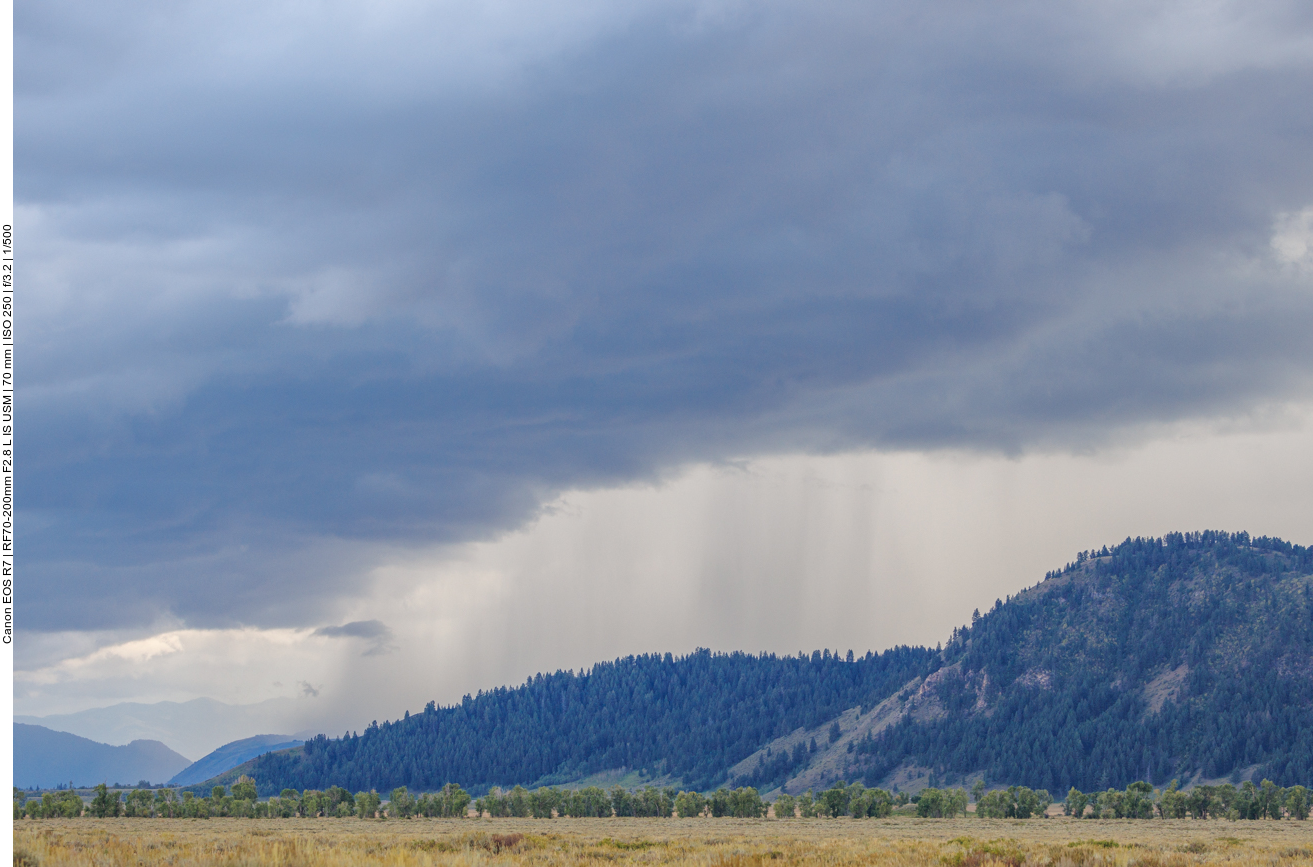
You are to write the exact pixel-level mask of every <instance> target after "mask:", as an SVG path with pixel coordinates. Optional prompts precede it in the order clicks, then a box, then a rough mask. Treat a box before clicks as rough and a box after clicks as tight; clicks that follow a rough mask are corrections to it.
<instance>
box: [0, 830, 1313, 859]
mask: <svg viewBox="0 0 1313 867" xmlns="http://www.w3.org/2000/svg"><path fill="white" fill-rule="evenodd" d="M14 845H15V850H16V855H15V862H14V863H15V867H17V865H19V864H24V865H36V864H40V865H70V867H74V865H76V867H81V865H86V867H92V865H94V867H156V865H170V867H191V865H196V867H200V865H205V867H209V865H231V867H237V865H286V867H353V865H390V867H411V865H415V867H420V865H469V867H483V865H488V867H493V865H505V867H555V865H566V864H569V865H575V864H583V865H597V867H621V865H630V864H632V865H645V867H646V865H697V867H767V865H769V867H794V865H797V867H831V865H845V864H860V865H873V867H882V865H890V867H894V865H907V867H921V865H948V867H952V865H960V867H975V865H986V864H1007V865H1013V867H1020V865H1032V864H1033V865H1133V864H1145V865H1182V867H1184V865H1193V864H1236V865H1239V864H1272V865H1278V864H1279V865H1287V864H1288V865H1309V867H1313V821H1309V822H1293V821H1280V822H1274V821H1250V822H1230V821H1226V820H1206V821H1192V820H1179V821H1119V820H1102V821H1089V820H1086V821H1079V822H1078V821H1075V820H1071V819H1065V818H1051V819H1045V820H1037V819H1032V820H1007V819H915V818H892V819H884V820H859V821H854V820H850V819H837V820H834V819H794V820H786V821H775V820H765V819H566V820H532V819H497V820H486V819H485V820H458V819H411V820H366V821H362V820H356V819H341V820H325V819H277V820H269V821H252V820H250V819H208V820H159V819H86V818H82V819H40V820H24V821H18V822H15V823H14Z"/></svg>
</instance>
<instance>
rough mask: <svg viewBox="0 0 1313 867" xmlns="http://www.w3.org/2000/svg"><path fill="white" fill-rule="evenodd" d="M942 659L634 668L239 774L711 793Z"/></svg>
mask: <svg viewBox="0 0 1313 867" xmlns="http://www.w3.org/2000/svg"><path fill="white" fill-rule="evenodd" d="M936 659H937V654H936V652H935V651H934V650H929V649H926V648H920V647H896V648H893V649H891V650H888V651H885V652H884V653H880V654H873V653H867V654H866V655H864V656H860V657H855V656H853V654H852V651H848V652H847V654H843V655H840V654H839V652H838V651H836V652H834V653H831V652H830V651H828V650H826V651H824V652H822V651H815V652H813V653H812V654H811V655H809V656H804V655H802V654H799V656H797V657H793V656H783V657H779V656H775V655H773V654H762V655H756V656H754V655H751V654H747V653H712V652H710V651H708V650H698V651H696V652H694V653H691V654H689V655H688V656H684V657H674V656H672V655H671V654H669V653H667V654H665V655H660V654H652V655H642V656H630V657H626V658H623V659H617V660H615V661H613V662H603V663H598V664H597V665H594V666H593V667H592V668H591V669H590V670H588V671H586V672H580V673H572V672H567V671H558V672H556V673H554V674H538V675H535V676H534V677H532V678H530V679H529V680H528V681H527V682H526V683H524V684H523V685H522V686H518V687H501V688H498V689H493V690H491V691H489V692H480V693H479V694H478V695H476V696H466V697H465V699H464V700H463V701H462V702H460V703H459V704H456V705H453V706H451V707H438V706H437V705H436V704H434V703H433V702H430V703H429V704H428V705H427V706H426V707H425V708H424V710H423V711H422V712H421V713H417V714H410V713H407V714H406V716H405V717H404V718H402V719H399V720H396V721H395V722H385V723H382V724H381V725H380V724H377V723H373V724H371V725H370V726H369V727H368V728H367V729H366V730H365V731H364V732H361V733H359V734H349V735H346V736H343V737H341V738H327V737H324V736H323V735H320V736H319V737H317V738H314V739H312V740H310V741H307V742H306V744H305V745H304V746H303V747H301V748H300V749H298V750H292V751H288V752H280V753H270V754H267V755H265V756H262V757H260V758H259V759H256V760H254V761H253V762H251V763H248V765H245V766H243V768H244V770H245V771H246V772H247V773H249V774H251V776H253V777H255V779H256V780H258V781H259V786H260V791H261V793H262V794H268V793H272V792H278V791H280V790H282V789H283V788H286V787H291V788H298V789H305V788H326V787H328V786H330V785H340V786H346V787H347V788H350V789H370V788H378V789H380V790H382V789H391V788H394V787H397V786H408V787H410V788H411V789H415V790H419V791H429V790H435V789H439V788H441V787H442V786H443V785H444V784H445V783H448V782H453V781H458V782H460V783H461V784H462V785H465V786H468V787H470V788H472V789H473V790H475V791H480V790H482V789H484V788H487V787H488V786H490V785H510V784H515V783H523V784H528V785H535V784H536V785H544V784H550V783H555V782H566V781H570V780H575V779H579V778H581V777H584V776H587V775H588V774H591V773H595V772H597V771H602V770H607V769H611V768H632V769H643V770H646V771H647V772H648V773H649V774H651V775H654V776H659V775H664V776H667V777H670V778H672V779H676V780H680V781H682V783H683V784H684V785H686V786H688V787H691V788H698V789H708V788H712V787H714V786H715V785H716V784H718V783H720V782H722V781H723V780H724V779H725V772H726V769H727V768H729V767H730V766H731V765H733V764H734V763H735V762H737V761H739V760H740V759H742V758H744V757H745V756H748V755H750V754H751V753H752V752H753V751H754V750H756V749H757V748H758V747H759V746H760V745H761V744H763V743H765V742H767V741H770V740H771V739H773V738H776V737H779V736H781V735H784V734H787V733H788V732H790V731H793V730H795V729H797V728H799V727H812V726H817V725H820V724H821V723H823V722H825V721H826V720H828V719H829V718H830V717H833V716H834V715H836V714H838V713H840V712H842V711H843V710H846V709H847V708H850V707H853V706H855V705H858V704H862V703H874V702H876V701H879V700H880V699H882V698H884V697H885V696H888V695H890V694H891V693H893V692H894V691H896V690H897V689H898V688H899V687H901V686H902V685H903V684H904V683H906V682H907V681H908V680H909V679H911V678H914V677H918V676H922V675H924V674H926V673H927V672H929V671H930V670H931V669H932V668H933V667H934V666H935V665H936V664H937V663H936Z"/></svg>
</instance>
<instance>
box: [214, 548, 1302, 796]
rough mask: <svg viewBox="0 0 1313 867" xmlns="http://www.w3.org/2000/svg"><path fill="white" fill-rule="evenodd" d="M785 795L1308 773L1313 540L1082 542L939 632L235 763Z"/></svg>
mask: <svg viewBox="0 0 1313 867" xmlns="http://www.w3.org/2000/svg"><path fill="white" fill-rule="evenodd" d="M616 771H623V772H627V773H628V774H629V776H630V777H632V778H633V779H634V780H636V781H637V780H646V781H659V782H663V783H668V784H671V785H683V786H687V787H696V788H700V789H705V788H708V787H711V786H714V785H718V784H721V783H729V784H731V785H749V784H751V785H755V786H757V787H759V788H760V789H763V790H767V791H769V790H771V789H774V788H779V787H783V788H784V789H785V790H786V791H789V792H797V791H800V790H802V789H805V788H808V787H822V786H826V785H828V784H830V783H831V782H833V781H835V780H837V779H840V778H844V779H848V780H853V779H864V780H865V781H866V782H867V783H868V784H869V785H881V786H897V787H900V788H905V789H916V788H919V787H922V786H925V785H927V784H935V783H945V784H946V783H951V782H959V781H963V782H964V781H967V780H971V779H977V778H980V777H982V776H983V777H985V778H986V779H987V780H988V781H989V782H990V783H1005V784H1007V783H1016V784H1024V785H1029V786H1032V787H1043V788H1048V789H1049V790H1050V791H1053V792H1065V791H1066V788H1067V787H1068V786H1071V785H1075V786H1078V787H1079V788H1082V789H1086V790H1089V789H1100V788H1105V787H1107V786H1119V787H1120V786H1124V785H1126V784H1127V783H1129V782H1132V781H1134V780H1137V779H1147V780H1150V781H1152V782H1154V783H1156V784H1162V783H1166V782H1167V781H1169V780H1170V779H1172V778H1173V777H1180V778H1182V779H1183V780H1185V781H1189V780H1201V779H1215V778H1220V777H1227V776H1229V777H1231V778H1233V779H1240V778H1242V777H1243V778H1249V777H1258V778H1263V777H1267V778H1271V779H1272V780H1274V781H1275V782H1277V783H1278V784H1281V785H1293V784H1296V783H1299V784H1305V785H1308V784H1310V783H1313V550H1310V549H1309V548H1305V547H1303V546H1298V545H1291V544H1289V543H1287V542H1283V541H1281V540H1279V539H1272V538H1257V539H1251V538H1250V537H1249V535H1248V534H1246V533H1236V534H1227V533H1219V532H1204V533H1187V534H1179V533H1178V534H1170V535H1168V536H1166V537H1164V538H1161V539H1134V540H1132V539H1127V540H1126V541H1125V542H1123V543H1121V544H1120V545H1117V546H1115V547H1113V548H1111V549H1109V548H1106V547H1105V548H1102V549H1100V550H1098V551H1087V552H1082V553H1081V554H1080V555H1078V556H1077V558H1076V561H1075V562H1073V563H1071V564H1068V566H1066V567H1065V568H1063V569H1061V570H1058V571H1056V572H1051V573H1050V574H1049V575H1047V576H1046V577H1045V579H1044V581H1042V582H1040V583H1039V584H1038V585H1036V586H1035V587H1032V588H1031V589H1028V590H1025V591H1023V592H1022V593H1019V594H1018V595H1017V596H1015V597H1012V598H1010V599H1008V600H1007V601H1006V602H1005V601H1003V600H1000V601H999V602H998V603H997V604H996V605H995V606H994V607H993V608H992V609H991V610H990V611H988V612H986V613H984V614H983V615H982V614H979V613H977V614H976V615H975V616H974V617H973V618H972V623H971V624H969V625H964V626H963V627H962V628H961V629H956V630H954V632H953V635H952V636H951V637H950V638H949V641H948V643H947V644H946V645H945V646H943V647H942V648H936V649H929V648H922V647H899V648H894V649H893V650H890V651H886V652H884V653H881V654H878V655H876V654H867V655H865V656H861V657H854V656H853V655H852V653H851V651H850V652H848V653H847V654H843V655H840V654H839V652H837V651H836V652H834V653H831V652H829V651H824V652H822V651H817V652H814V653H812V654H811V655H810V656H799V657H787V656H786V657H782V658H781V657H776V656H773V655H760V656H753V655H749V654H742V653H731V654H713V653H710V652H709V651H698V652H696V653H694V654H691V655H689V656H686V657H682V658H674V657H672V656H671V655H670V654H666V655H664V656H661V655H653V656H638V657H628V658H625V659H618V660H616V661H615V662H611V663H600V664H598V665H595V666H594V667H593V668H592V669H591V670H590V671H588V672H586V673H581V674H571V673H568V672H556V673H555V674H549V675H541V674H540V675H536V676H535V677H533V678H531V679H530V680H529V681H528V682H526V683H525V684H524V685H523V686H520V687H516V688H506V687H502V688H498V689H494V690H491V691H489V692H480V693H479V694H478V695H477V696H475V697H466V699H465V700H464V701H463V702H461V703H460V704H458V705H454V706H451V707H442V708H439V707H437V706H436V705H435V704H434V703H432V702H430V703H429V705H428V706H427V707H425V708H424V710H423V712H421V713H418V714H410V713H407V714H406V715H405V717H404V718H402V719H399V720H396V721H394V722H388V723H384V724H383V725H371V726H370V727H369V728H368V729H367V730H365V731H364V732H362V733H361V734H359V735H358V736H356V735H353V736H351V737H346V738H339V739H330V738H326V737H324V736H322V735H320V736H318V737H315V738H313V739H311V740H309V741H307V742H306V743H305V744H304V745H303V746H301V747H298V748H295V749H292V750H285V751H281V752H277V753H273V754H269V755H263V756H260V757H259V758H255V759H253V760H251V761H250V762H247V763H246V764H244V765H242V766H241V767H239V768H238V769H235V770H232V771H229V772H228V775H227V776H231V777H235V776H236V775H237V774H238V773H242V772H245V773H249V774H251V775H252V776H254V777H255V779H256V781H257V783H258V785H259V788H260V790H261V792H264V793H270V792H277V791H279V790H280V789H282V788H284V787H292V788H298V789H304V788H320V789H322V788H326V787H328V786H330V785H343V786H347V787H348V788H351V789H353V790H361V789H369V788H376V789H378V790H380V791H385V790H388V789H390V788H392V787H395V786H401V785H405V786H408V787H410V788H411V789H414V790H433V789H437V788H439V787H440V786H442V785H443V784H444V783H446V782H449V781H450V782H458V783H461V784H462V785H464V786H466V787H467V788H471V789H475V790H478V789H481V788H486V787H488V786H490V785H493V784H498V785H503V786H506V785H511V784H515V783H522V784H526V785H530V786H533V785H545V784H552V783H568V782H577V781H579V780H583V779H587V778H589V777H590V775H598V774H601V773H603V772H612V773H613V775H614V772H616Z"/></svg>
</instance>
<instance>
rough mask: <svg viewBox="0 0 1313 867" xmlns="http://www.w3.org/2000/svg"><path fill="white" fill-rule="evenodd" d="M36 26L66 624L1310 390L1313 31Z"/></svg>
mask: <svg viewBox="0 0 1313 867" xmlns="http://www.w3.org/2000/svg"><path fill="white" fill-rule="evenodd" d="M554 5H555V4H554ZM220 12H222V14H220ZM535 16H536V17H535ZM16 32H17V36H16V51H17V63H16V76H17V92H16V100H17V101H16V116H17V120H18V127H17V129H18V134H17V139H16V149H17V157H16V166H17V172H18V175H17V178H18V192H17V197H18V205H19V209H20V211H19V213H20V217H21V218H22V219H21V222H20V232H22V236H21V240H22V241H23V242H24V243H25V245H26V246H25V247H24V248H23V251H22V252H23V254H24V259H23V262H24V270H25V280H26V286H27V289H26V291H27V295H26V296H25V297H26V299H27V301H26V307H25V313H26V319H25V324H24V328H23V332H22V335H21V341H22V342H21V344H20V351H21V353H22V355H21V358H22V364H23V388H22V392H21V399H22V405H23V407H24V410H25V412H24V417H23V440H24V444H23V452H22V458H23V467H24V473H25V475H24V490H23V506H24V512H23V520H24V525H25V533H24V539H25V554H26V558H27V560H26V568H27V570H28V575H29V576H30V577H31V580H32V584H31V585H29V586H31V587H32V588H33V590H32V591H30V592H32V593H33V597H32V598H31V599H30V601H29V603H28V606H29V607H28V608H27V616H28V617H29V618H33V621H34V623H35V624H39V625H40V626H41V627H42V628H47V629H56V628H90V627H93V626H98V625H105V624H107V623H119V624H122V623H124V622H143V621H147V620H149V619H150V618H152V617H156V616H160V615H162V614H174V615H177V616H180V617H182V618H184V619H186V620H187V621H188V622H191V623H196V624H203V623H226V622H232V621H234V620H244V621H246V622H263V623H274V622H314V620H316V619H318V618H320V617H321V615H322V613H323V611H324V610H326V607H325V606H331V604H332V603H333V601H334V600H335V599H337V598H339V597H340V596H341V594H344V593H350V592H352V582H353V581H354V580H355V578H356V576H357V575H358V574H359V572H360V570H361V569H362V568H363V566H364V564H365V563H366V562H367V561H368V557H369V549H368V547H365V548H361V547H359V546H356V547H351V546H350V545H346V544H345V543H343V544H342V545H337V546H336V547H335V545H336V543H333V542H328V541H326V540H355V541H357V542H359V541H366V542H369V543H377V544H388V543H400V544H409V543H416V542H431V541H452V540H460V539H467V538H474V537H479V536H486V535H488V534H490V533H494V532H496V531H498V530H500V529H504V528H506V527H509V526H513V525H515V524H516V523H517V522H519V521H522V520H523V519H524V518H525V517H527V516H529V515H531V514H532V513H533V511H534V509H535V508H536V507H537V505H538V504H539V503H540V502H541V501H542V499H543V498H544V497H547V496H550V495H551V494H552V493H553V492H554V491H557V490H560V489H561V488H563V487H567V486H576V485H595V484H608V483H615V482H621V481H625V480H629V479H633V478H639V477H643V476H645V475H649V474H651V473H653V472H656V471H659V470H660V469H661V468H663V467H666V466H670V465H672V464H675V463H678V462H681V461H687V460H699V459H713V460H714V459H717V458H722V457H726V456H732V455H740V454H745V453H751V452H754V451H765V450H772V449H811V450H824V449H836V448H848V447H857V446H861V447H865V446H875V447H880V446H898V447H915V448H922V447H939V446H963V447H969V448H979V449H993V450H997V449H1002V450H1008V451H1020V450H1024V449H1027V448H1032V447H1036V446H1046V447H1052V446H1057V447H1082V448H1083V447H1088V446H1089V445H1092V444H1097V443H1098V442H1099V441H1101V440H1102V439H1104V438H1106V437H1107V436H1110V435H1112V434H1114V433H1117V432H1119V431H1124V430H1125V429H1127V428H1128V427H1134V426H1136V425H1141V424H1144V423H1150V422H1159V421H1172V420H1177V419H1181V418H1189V417H1198V416H1207V415H1213V414H1226V413H1235V412H1244V411H1246V410H1248V409H1251V408H1253V407H1256V406H1259V405H1261V404H1263V403H1264V402H1268V401H1280V400H1287V399H1298V398H1302V397H1304V396H1306V395H1307V394H1308V390H1309V383H1310V376H1309V374H1310V370H1313V341H1309V340H1308V336H1307V335H1308V334H1309V333H1310V327H1311V326H1313V288H1311V284H1310V282H1309V277H1308V272H1307V271H1306V270H1301V266H1300V264H1299V263H1286V264H1281V263H1279V262H1276V261H1275V260H1274V259H1273V258H1272V256H1271V251H1270V249H1269V240H1270V236H1271V232H1272V227H1273V225H1274V221H1275V220H1276V219H1277V218H1278V215H1279V214H1281V213H1284V212H1292V211H1298V210H1300V209H1302V208H1304V207H1307V206H1309V205H1310V204H1313V175H1310V173H1309V172H1308V171H1307V167H1308V153H1309V147H1310V144H1311V143H1313V142H1311V141H1310V125H1311V124H1313V99H1310V96H1311V95H1313V94H1311V92H1310V91H1311V90H1313V88H1311V85H1313V63H1311V62H1310V56H1311V52H1310V45H1313V22H1311V21H1310V13H1309V12H1308V11H1307V9H1306V8H1304V7H1303V6H1301V5H1297V4H1283V3H1257V4H1255V3H1246V4H1243V5H1240V4H1237V5H1236V6H1235V7H1234V8H1232V7H1228V6H1211V7H1209V9H1208V10H1200V9H1198V8H1196V6H1195V5H1194V4H1166V3H1160V4H1149V5H1144V4H1127V5H1125V6H1116V5H1112V6H1100V7H1099V8H1098V10H1094V9H1092V8H1091V7H1088V6H1086V5H1083V4H1062V3H1057V4H1050V5H1049V6H1046V7H1036V6H1035V5H1034V4H1029V3H1001V4H989V5H988V6H982V5H980V4H967V3H959V4H953V3H946V4H937V5H935V6H933V7H927V6H926V5H925V4H914V3H899V2H890V3H883V4H866V3H861V4H846V3H834V4H818V5H813V6H809V7H806V8H801V7H797V6H794V5H771V4H766V5H753V6H744V7H739V6H735V5H733V4H695V3H667V4H659V3H656V4H648V5H634V6H629V7H626V8H625V10H623V11H617V10H615V9H612V8H610V7H608V6H598V7H596V8H594V7H590V6H587V5H584V4H580V5H579V6H578V7H566V6H565V5H560V6H559V8H556V9H553V10H552V11H551V12H550V14H549V13H547V12H545V11H543V10H542V9H538V8H536V7H534V6H532V5H526V6H523V7H516V6H513V5H497V4H489V5H487V6H483V7H464V6H458V5H432V6H425V7H421V6H417V5H416V6H411V5H404V4H401V5H397V6H393V7H386V8H384V7H377V8H375V7H369V8H366V7H364V6H361V7H353V6H350V5H348V4H276V3H275V4H259V5H256V4H250V5H240V4H239V5H234V6H231V7H224V8H223V9H222V10H219V9H218V8H217V7H209V6H207V5H205V4H192V5H188V4H140V3H133V4H115V3H96V4H83V3H41V4H36V3H20V4H19V8H18V10H17V13H16ZM24 229H25V231H23V230H24ZM38 579H39V581H38ZM38 587H39V588H41V589H37V588H38ZM70 599H76V600H79V601H78V602H76V603H70V601H69V600H70ZM321 622H322V621H321Z"/></svg>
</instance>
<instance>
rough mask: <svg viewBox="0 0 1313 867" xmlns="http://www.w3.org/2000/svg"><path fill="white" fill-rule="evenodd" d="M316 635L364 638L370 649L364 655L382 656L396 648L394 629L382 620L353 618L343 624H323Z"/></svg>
mask: <svg viewBox="0 0 1313 867" xmlns="http://www.w3.org/2000/svg"><path fill="white" fill-rule="evenodd" d="M314 634H315V635H322V636H324V637H325V638H363V639H366V640H367V641H369V643H370V644H369V649H368V650H366V651H365V652H364V653H363V654H361V655H362V656H382V655H384V654H387V653H391V652H392V651H393V650H394V649H395V645H394V644H393V643H392V630H391V629H389V628H388V626H387V624H386V623H384V622H383V621H381V620H353V621H352V622H350V623H343V624H342V625H341V626H321V627H319V628H318V629H316V630H315V631H314Z"/></svg>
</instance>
